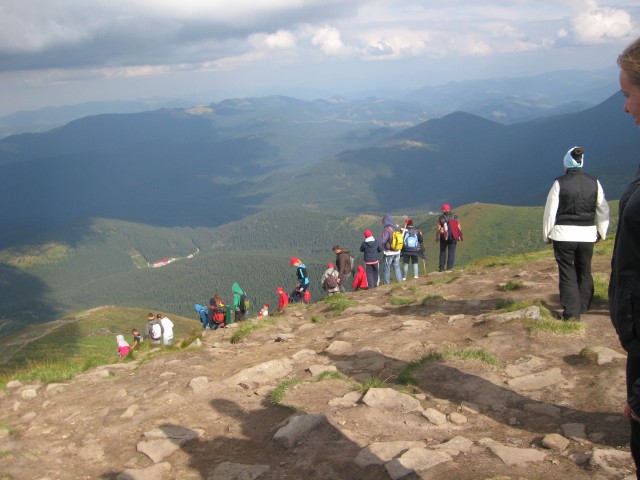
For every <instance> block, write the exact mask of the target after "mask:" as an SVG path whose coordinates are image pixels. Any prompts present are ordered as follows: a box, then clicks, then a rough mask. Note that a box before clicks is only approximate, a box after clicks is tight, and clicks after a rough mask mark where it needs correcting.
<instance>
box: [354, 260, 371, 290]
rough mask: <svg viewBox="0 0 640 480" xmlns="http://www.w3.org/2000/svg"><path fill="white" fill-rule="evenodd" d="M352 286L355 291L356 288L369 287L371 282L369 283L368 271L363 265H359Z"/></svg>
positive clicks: (363, 288) (364, 288)
mask: <svg viewBox="0 0 640 480" xmlns="http://www.w3.org/2000/svg"><path fill="white" fill-rule="evenodd" d="M351 288H352V289H353V291H354V292H355V291H356V290H361V289H362V290H366V289H368V288H369V284H368V283H367V272H365V270H364V267H363V266H362V265H358V273H356V278H355V279H354V280H353V285H352V286H351Z"/></svg>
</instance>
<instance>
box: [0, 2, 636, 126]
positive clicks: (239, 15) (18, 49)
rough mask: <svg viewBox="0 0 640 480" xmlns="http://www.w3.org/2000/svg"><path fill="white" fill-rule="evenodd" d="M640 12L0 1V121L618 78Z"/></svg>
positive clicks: (555, 5)
mask: <svg viewBox="0 0 640 480" xmlns="http://www.w3.org/2000/svg"><path fill="white" fill-rule="evenodd" d="M638 36H640V2H638V0H619V1H608V0H548V1H545V0H490V1H488V0H477V1H474V0H447V1H442V0H438V1H432V0H0V115H6V114H9V113H12V112H16V111H21V110H34V109H38V108H43V107H46V106H60V105H69V104H78V103H82V102H87V101H105V100H113V101H115V100H136V99H146V98H152V97H162V98H179V99H185V100H191V101H193V102H194V104H195V103H211V102H216V101H220V100H222V99H224V98H235V97H251V96H263V95H276V94H277V95H290V96H293V97H297V98H303V99H311V98H325V97H330V96H333V95H343V96H346V97H351V98H355V97H356V96H364V95H379V96H391V95H393V93H394V92H396V93H397V92H400V91H407V92H408V91H412V90H417V89H419V88H421V87H424V86H427V85H440V84H444V83H447V82H451V81H462V80H475V79H484V78H493V77H519V76H528V75H535V74H539V73H544V72H547V71H553V70H566V69H578V70H592V69H601V68H605V67H612V66H615V62H616V57H617V55H618V54H619V53H620V51H621V50H622V49H623V48H624V47H625V46H626V45H627V44H629V43H631V42H632V41H633V40H634V39H635V38H637V37H638Z"/></svg>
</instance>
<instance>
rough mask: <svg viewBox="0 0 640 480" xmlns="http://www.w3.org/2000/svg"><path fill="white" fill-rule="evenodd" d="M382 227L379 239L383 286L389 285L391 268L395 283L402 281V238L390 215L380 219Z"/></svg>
mask: <svg viewBox="0 0 640 480" xmlns="http://www.w3.org/2000/svg"><path fill="white" fill-rule="evenodd" d="M382 225H383V226H384V230H383V232H382V237H381V238H380V245H382V248H383V249H384V251H383V254H384V271H383V276H382V281H383V283H384V284H385V285H389V283H391V268H393V273H394V275H395V276H396V282H401V281H402V274H401V273H400V252H401V251H402V245H403V243H404V240H403V238H402V230H400V229H399V228H398V225H396V223H395V222H394V221H393V218H392V217H391V215H385V216H384V217H382Z"/></svg>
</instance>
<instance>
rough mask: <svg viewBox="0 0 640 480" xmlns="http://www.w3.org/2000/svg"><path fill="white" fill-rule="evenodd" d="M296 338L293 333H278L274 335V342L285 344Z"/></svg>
mask: <svg viewBox="0 0 640 480" xmlns="http://www.w3.org/2000/svg"><path fill="white" fill-rule="evenodd" d="M294 338H296V336H295V335H294V334H293V333H278V334H277V335H276V340H275V341H276V342H286V341H288V340H293V339H294Z"/></svg>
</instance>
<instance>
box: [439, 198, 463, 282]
mask: <svg viewBox="0 0 640 480" xmlns="http://www.w3.org/2000/svg"><path fill="white" fill-rule="evenodd" d="M461 241H462V229H461V228H460V219H459V218H458V216H457V215H456V214H454V213H453V212H452V211H451V206H450V205H449V204H447V203H445V204H444V205H442V215H440V217H438V228H437V230H436V242H440V264H439V266H438V271H439V272H442V271H444V269H445V265H446V267H447V270H453V266H454V265H455V263H456V246H457V244H458V242H461Z"/></svg>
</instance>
